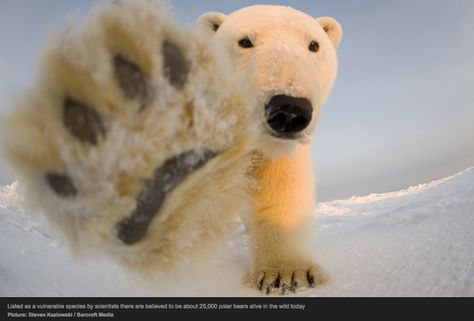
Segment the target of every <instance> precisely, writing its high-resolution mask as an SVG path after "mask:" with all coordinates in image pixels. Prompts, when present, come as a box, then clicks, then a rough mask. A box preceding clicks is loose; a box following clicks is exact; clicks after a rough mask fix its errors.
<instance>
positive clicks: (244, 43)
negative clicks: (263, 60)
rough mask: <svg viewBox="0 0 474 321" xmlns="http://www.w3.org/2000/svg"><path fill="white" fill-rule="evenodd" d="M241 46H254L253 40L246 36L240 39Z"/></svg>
mask: <svg viewBox="0 0 474 321" xmlns="http://www.w3.org/2000/svg"><path fill="white" fill-rule="evenodd" d="M239 46H241V47H242V48H252V47H253V43H252V41H250V39H249V38H247V37H245V38H242V39H240V40H239Z"/></svg>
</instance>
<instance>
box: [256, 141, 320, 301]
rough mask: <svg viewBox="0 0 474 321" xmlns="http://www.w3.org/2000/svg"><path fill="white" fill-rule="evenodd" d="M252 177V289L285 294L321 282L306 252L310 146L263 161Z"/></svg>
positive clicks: (312, 184) (308, 249) (308, 242)
mask: <svg viewBox="0 0 474 321" xmlns="http://www.w3.org/2000/svg"><path fill="white" fill-rule="evenodd" d="M252 175H253V177H254V178H255V179H256V184H257V185H256V189H255V191H254V193H253V213H252V215H251V217H250V218H249V234H250V238H251V248H252V255H253V267H252V271H251V273H250V278H249V281H250V283H251V285H252V286H255V287H257V288H258V289H259V290H262V291H265V292H266V293H267V294H268V293H270V292H273V291H279V292H281V293H282V294H284V293H285V292H286V291H288V290H290V291H293V292H295V291H296V290H297V289H300V288H305V287H313V286H315V285H317V284H319V283H321V282H322V281H323V280H324V279H325V276H324V274H323V271H322V270H321V268H320V267H319V266H318V265H317V264H316V263H315V262H314V259H313V255H312V253H311V252H312V251H311V244H312V233H313V231H312V215H313V212H314V207H315V180H314V173H313V168H312V162H311V146H310V145H304V146H299V147H298V149H297V150H296V152H295V153H294V154H293V155H292V156H289V157H280V158H278V159H264V160H263V161H261V162H260V163H259V165H258V166H257V167H256V168H255V169H254V170H253V172H252Z"/></svg>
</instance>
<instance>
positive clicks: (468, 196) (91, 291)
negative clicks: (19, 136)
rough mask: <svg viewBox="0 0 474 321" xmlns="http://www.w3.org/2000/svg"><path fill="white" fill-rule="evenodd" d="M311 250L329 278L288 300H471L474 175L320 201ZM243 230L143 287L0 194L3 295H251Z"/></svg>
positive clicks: (4, 190) (14, 189) (13, 190)
mask: <svg viewBox="0 0 474 321" xmlns="http://www.w3.org/2000/svg"><path fill="white" fill-rule="evenodd" d="M316 213H317V215H316V216H315V220H316V225H317V229H316V230H315V239H316V240H315V244H314V250H315V253H317V256H318V258H319V262H320V264H321V265H322V266H323V267H324V268H325V269H326V270H327V271H328V272H329V274H330V276H331V280H330V281H329V282H327V283H325V284H323V285H322V286H319V287H317V288H315V289H311V290H307V291H304V292H298V293H296V294H294V295H296V296H473V295H474V168H469V169H466V170H465V171H462V172H460V173H457V174H455V175H452V176H449V177H447V178H444V179H441V180H437V181H433V182H431V183H426V184H420V185H417V186H412V187H410V188H408V189H405V190H401V191H397V192H391V193H383V194H371V195H368V196H360V197H351V198H349V199H346V200H337V201H330V202H324V203H320V204H319V205H318V208H317V211H316ZM247 253H248V244H247V240H246V237H245V233H244V231H243V228H242V229H240V230H238V231H236V232H235V233H234V234H233V235H232V236H231V238H230V239H229V240H228V241H227V242H226V243H225V244H223V245H222V246H221V247H220V248H219V249H218V250H217V251H216V253H215V254H214V255H213V256H212V257H209V258H207V259H204V260H203V262H202V263H200V264H197V265H195V266H192V267H186V268H183V269H182V270H180V272H179V273H177V274H179V276H168V277H164V278H162V281H161V282H160V284H155V285H153V286H152V285H149V284H148V282H146V280H140V279H137V278H135V277H134V276H132V275H130V274H128V273H127V272H125V271H123V270H122V269H120V268H119V267H118V266H116V265H115V264H114V263H112V262H110V261H108V260H106V259H104V258H93V259H87V260H79V259H77V258H74V257H72V256H71V254H70V253H69V252H68V250H67V248H66V247H65V246H64V245H63V243H62V242H60V241H59V240H57V239H56V238H55V237H54V236H52V234H51V233H50V232H49V231H48V229H47V227H46V225H45V224H44V223H43V222H42V221H41V220H39V219H38V218H37V217H34V218H31V217H30V216H29V215H27V214H26V213H25V210H24V209H23V208H22V205H21V201H20V197H19V193H18V183H17V182H15V183H13V184H11V185H8V186H4V187H0V295H1V296H258V295H260V294H259V293H258V292H256V291H255V290H252V289H248V288H246V287H245V286H243V285H242V283H241V279H242V277H243V275H244V273H245V271H246V268H247V266H248V264H249V261H248V258H247Z"/></svg>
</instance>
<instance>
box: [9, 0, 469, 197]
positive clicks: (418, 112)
mask: <svg viewBox="0 0 474 321" xmlns="http://www.w3.org/2000/svg"><path fill="white" fill-rule="evenodd" d="M98 2H100V1H92V0H81V1H73V0H41V1H36V0H0V111H7V110H9V108H11V105H12V104H11V99H12V97H14V96H15V95H18V94H20V93H21V92H22V90H24V89H25V88H27V87H28V86H29V85H31V84H32V80H33V79H34V75H35V73H36V71H37V69H38V68H37V66H38V65H37V64H38V60H39V57H40V54H41V50H42V48H43V44H44V42H45V40H46V39H47V35H48V34H50V33H51V32H54V31H57V30H61V29H63V28H64V27H65V26H67V25H68V21H70V19H71V17H77V16H78V15H79V16H80V15H81V14H85V13H87V11H88V9H89V8H90V7H91V6H92V5H93V4H94V3H98ZM102 2H103V1H102ZM167 3H168V5H169V7H170V9H171V11H172V13H173V15H174V16H175V17H176V18H177V20H178V21H180V22H182V23H183V24H187V25H190V24H192V23H194V21H195V19H196V18H197V17H198V16H200V15H201V14H202V13H204V12H207V11H221V12H224V13H229V12H232V11H233V10H236V9H239V8H241V7H245V6H248V5H252V4H263V3H271V4H280V5H287V6H291V7H293V8H295V9H298V10H301V11H303V12H305V13H307V14H309V15H311V16H314V17H317V16H332V17H334V18H336V19H337V20H338V21H339V22H340V23H341V25H342V26H343V29H344V36H343V39H342V43H341V46H340V47H339V49H338V55H339V74H338V78H337V80H336V83H335V86H334V89H333V91H332V93H331V95H330V97H329V99H328V101H327V103H326V105H325V106H324V107H323V110H322V113H321V118H320V121H319V124H318V127H317V129H316V133H315V140H314V143H313V145H314V148H313V159H314V164H315V168H316V173H317V180H318V199H319V200H322V201H325V200H331V199H338V198H346V197H350V196H352V195H365V194H368V193H377V192H388V191H394V190H398V189H401V188H405V187H407V186H410V185H414V184H418V183H423V182H427V181H431V180H435V179H438V178H441V177H444V176H448V175H450V174H452V173H454V172H457V171H459V170H462V169H464V168H466V167H470V166H473V165H474V1H472V0H457V1H456V2H453V1H432V0H398V1H395V0H384V1H379V0H359V1H350V0H345V1H342V0H341V1H337V0H317V1H309V0H306V1H305V0H300V1H289V0H288V1H249V0H245V1H244V0H236V1H218V0H204V1H186V0H168V1H167ZM0 162H1V163H0V184H7V183H9V182H11V181H12V180H14V179H15V176H14V174H13V173H12V172H11V169H10V168H9V167H8V165H7V164H6V163H5V161H4V160H3V159H0Z"/></svg>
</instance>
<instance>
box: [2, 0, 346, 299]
mask: <svg viewBox="0 0 474 321" xmlns="http://www.w3.org/2000/svg"><path fill="white" fill-rule="evenodd" d="M199 25H200V26H201V27H202V28H201V29H200V30H188V29H186V28H183V27H182V26H180V25H178V24H176V23H175V22H174V21H173V20H172V19H171V18H170V17H169V16H168V14H167V12H166V10H165V8H164V7H163V6H162V5H161V4H160V3H159V2H157V1H130V0H124V1H116V2H113V3H112V4H109V5H102V6H99V7H97V8H95V9H94V10H93V12H92V13H91V14H90V15H89V16H88V18H87V21H86V22H84V23H83V24H81V25H78V26H73V27H71V28H69V29H67V30H66V31H65V32H64V33H61V34H59V35H57V36H56V37H55V38H54V39H52V40H51V41H50V43H49V46H48V48H47V50H46V53H45V54H44V58H43V60H42V63H41V70H40V72H39V75H38V79H37V81H36V83H35V85H34V86H33V88H32V89H31V90H29V91H28V92H26V93H25V94H24V95H23V96H22V97H21V98H20V99H18V102H17V104H16V108H15V109H14V111H13V113H12V114H11V115H9V116H8V117H6V118H5V119H3V120H4V124H3V126H2V129H3V133H2V134H3V135H2V137H3V139H4V147H5V151H6V155H7V156H8V158H9V160H10V161H11V163H12V164H13V165H14V167H15V168H16V169H17V172H18V175H19V177H20V182H21V185H22V186H23V188H24V189H25V193H26V199H27V200H28V201H29V203H30V204H31V206H33V207H34V208H37V209H40V210H41V211H42V213H43V214H44V216H45V217H46V218H47V220H48V222H49V223H50V224H51V225H52V227H53V230H55V231H58V232H60V233H61V234H62V236H63V237H64V239H65V240H66V241H67V243H68V244H69V246H70V247H71V249H73V250H75V251H74V252H75V253H80V254H95V255H108V256H110V257H112V258H113V259H115V260H117V261H118V262H120V263H121V264H122V265H123V266H125V267H128V268H131V269H133V270H135V271H137V272H138V273H139V275H141V276H144V277H146V278H153V277H155V276H156V275H157V273H156V272H157V271H172V270H173V269H175V268H176V267H177V264H178V262H183V261H186V260H188V259H190V258H194V257H195V256H198V255H197V254H202V252H203V251H206V250H207V249H209V248H211V245H212V244H213V243H216V242H217V240H219V239H220V238H221V237H223V236H224V235H226V234H228V233H229V232H230V231H232V229H233V228H235V226H236V224H240V223H239V221H238V220H236V219H235V218H236V217H238V216H240V217H243V218H244V219H245V222H246V223H247V226H248V231H249V234H250V236H251V242H252V244H251V248H252V249H253V257H254V264H253V267H252V269H251V272H250V273H249V277H248V282H249V284H250V285H251V286H254V287H257V288H258V289H260V290H263V291H266V292H267V293H269V292H281V293H285V292H286V291H288V290H292V291H296V290H297V289H300V288H304V287H307V286H314V285H315V284H317V283H319V282H321V281H322V280H323V279H324V277H323V272H322V270H321V269H320V268H319V266H318V265H317V264H316V263H315V261H314V259H313V257H312V253H311V251H309V249H307V245H309V244H310V242H311V240H310V236H311V233H310V231H309V229H308V219H309V216H310V215H311V214H312V212H313V207H314V202H315V196H314V182H313V180H312V177H313V172H312V166H311V160H310V158H311V154H310V147H309V145H308V142H309V137H310V135H311V132H312V131H313V129H314V127H315V125H316V122H317V119H318V116H319V110H320V107H321V105H322V104H323V102H324V100H325V98H326V97H327V95H328V94H329V91H330V88H331V86H332V84H333V82H334V79H335V75H336V69H337V60H336V53H335V47H336V46H337V44H338V43H339V40H340V38H341V27H340V26H339V24H338V23H337V22H336V21H335V20H334V19H331V18H317V19H314V18H312V17H309V16H307V15H305V14H303V13H301V12H299V11H296V10H294V9H291V8H287V7H278V6H254V7H249V8H245V9H242V10H239V11H236V12H234V13H232V14H229V15H227V16H226V15H224V14H221V13H207V14H204V15H203V16H201V17H200V18H199ZM199 256H200V255H199Z"/></svg>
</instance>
